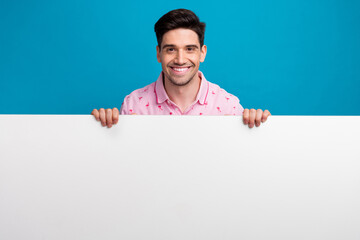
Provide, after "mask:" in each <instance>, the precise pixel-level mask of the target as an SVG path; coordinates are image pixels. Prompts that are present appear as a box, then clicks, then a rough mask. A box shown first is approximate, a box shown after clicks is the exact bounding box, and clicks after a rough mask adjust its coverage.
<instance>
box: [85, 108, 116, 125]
mask: <svg viewBox="0 0 360 240" xmlns="http://www.w3.org/2000/svg"><path fill="white" fill-rule="evenodd" d="M91 115H94V117H95V119H96V120H97V121H101V125H102V126H103V127H105V126H107V127H108V128H111V127H112V125H113V124H117V123H118V121H119V110H118V109H117V108H113V109H110V108H108V109H106V110H105V109H103V108H100V109H99V111H98V110H97V109H94V110H93V111H92V112H91Z"/></svg>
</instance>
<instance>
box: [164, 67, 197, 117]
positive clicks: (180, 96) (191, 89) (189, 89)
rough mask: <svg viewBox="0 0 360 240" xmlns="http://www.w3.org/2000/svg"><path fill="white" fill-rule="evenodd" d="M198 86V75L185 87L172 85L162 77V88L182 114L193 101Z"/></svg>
mask: <svg viewBox="0 0 360 240" xmlns="http://www.w3.org/2000/svg"><path fill="white" fill-rule="evenodd" d="M163 76H164V75H163ZM200 84H201V78H200V77H199V74H195V76H194V78H193V79H192V80H191V81H190V82H189V83H188V84H186V85H185V86H177V85H174V84H172V83H171V82H170V81H169V80H168V79H166V77H164V87H165V91H166V93H167V95H168V96H169V98H170V100H171V101H173V102H174V103H175V104H176V105H177V106H179V107H180V109H181V111H182V112H184V111H185V110H186V108H187V107H189V106H190V105H191V104H192V103H193V102H194V101H195V99H196V96H197V94H198V92H199V89H200Z"/></svg>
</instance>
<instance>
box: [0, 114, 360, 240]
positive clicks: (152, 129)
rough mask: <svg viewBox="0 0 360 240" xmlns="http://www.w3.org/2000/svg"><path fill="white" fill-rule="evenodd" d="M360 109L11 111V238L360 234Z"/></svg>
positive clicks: (5, 125)
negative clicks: (205, 113)
mask: <svg viewBox="0 0 360 240" xmlns="http://www.w3.org/2000/svg"><path fill="white" fill-rule="evenodd" d="M359 136H360V117H335V116H334V117H325V116H322V117H312V116H301V117H299V116H271V117H270V118H269V120H268V121H267V122H266V123H265V124H264V125H262V126H261V127H259V128H254V129H249V128H248V127H247V126H245V125H243V124H242V119H241V117H230V116H229V117H228V116H225V117H215V116H214V117H210V116H209V117H195V116H183V117H181V116H180V117H169V116H120V119H119V124H118V125H116V126H115V127H113V128H111V129H108V128H103V127H101V126H100V124H99V123H98V122H96V121H95V120H94V119H93V117H92V116H85V115H82V116H81V115H79V116H77V115H71V116H67V115H52V116H49V115H1V116H0V148H1V149H0V239H4V240H12V239H26V240H33V239H34V240H35V239H36V240H38V239H42V240H43V239H51V240H57V239H59V240H60V239H61V240H63V239H67V240H79V239H88V240H95V239H96V240H98V239H102V240H104V239H122V240H123V239H134V240H137V239H156V240H161V239H164V240H165V239H166V240H169V239H178V240H185V239H186V240H189V239H206V240H212V239H213V240H219V239H221V240H223V239H234V240H235V239H246V240H248V239H254V240H260V239H264V240H265V239H266V240H289V239H291V240H297V239H299V240H300V239H302V240H303V239H306V240H311V239H316V240H319V239H326V240H332V239H336V240H338V239H341V240H342V239H346V240H359V239H360V154H359V145H360V141H359Z"/></svg>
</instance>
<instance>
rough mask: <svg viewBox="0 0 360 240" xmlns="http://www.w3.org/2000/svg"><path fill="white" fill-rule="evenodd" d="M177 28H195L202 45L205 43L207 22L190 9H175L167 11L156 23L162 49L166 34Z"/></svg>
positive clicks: (159, 44)
mask: <svg viewBox="0 0 360 240" xmlns="http://www.w3.org/2000/svg"><path fill="white" fill-rule="evenodd" d="M177 28H186V29H190V30H193V31H194V32H196V34H197V35H198V37H199V42H200V47H202V46H203V45H204V38H205V23H204V22H200V20H199V18H198V16H196V15H195V13H194V12H192V11H190V10H187V9H175V10H172V11H170V12H168V13H166V14H165V15H164V16H162V17H161V18H160V19H159V20H158V21H157V22H156V23H155V27H154V29H155V33H156V38H157V42H158V46H159V48H160V49H161V42H162V38H163V36H164V34H165V33H166V32H168V31H170V30H174V29H177Z"/></svg>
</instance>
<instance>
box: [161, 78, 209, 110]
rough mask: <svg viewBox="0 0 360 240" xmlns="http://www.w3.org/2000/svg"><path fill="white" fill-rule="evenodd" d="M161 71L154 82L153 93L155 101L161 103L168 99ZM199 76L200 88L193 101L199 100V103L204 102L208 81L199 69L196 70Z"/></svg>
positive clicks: (207, 91)
mask: <svg viewBox="0 0 360 240" xmlns="http://www.w3.org/2000/svg"><path fill="white" fill-rule="evenodd" d="M163 74H164V73H163V72H161V73H160V76H159V77H158V79H157V80H156V82H155V89H154V91H155V95H156V102H157V103H163V102H165V101H166V100H170V98H169V96H168V95H167V93H166V91H165V87H164V83H163ZM198 74H199V77H200V79H201V83H200V89H199V92H198V94H197V96H196V100H195V102H197V101H199V103H200V104H205V102H206V98H207V95H208V93H209V82H208V81H207V80H206V79H205V76H204V74H203V73H202V72H201V71H198Z"/></svg>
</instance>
